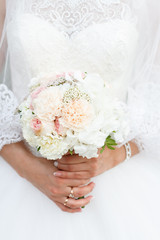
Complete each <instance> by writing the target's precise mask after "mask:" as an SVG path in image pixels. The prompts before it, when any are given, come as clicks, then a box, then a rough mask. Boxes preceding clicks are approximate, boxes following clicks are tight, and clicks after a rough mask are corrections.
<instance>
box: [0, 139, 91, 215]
mask: <svg viewBox="0 0 160 240" xmlns="http://www.w3.org/2000/svg"><path fill="white" fill-rule="evenodd" d="M1 155H2V157H3V158H4V159H5V160H6V161H7V162H8V163H9V164H10V165H11V166H12V167H13V168H14V169H15V170H16V171H17V172H18V174H19V175H20V176H21V177H23V178H26V179H27V180H28V181H30V182H31V183H32V184H33V185H34V186H35V187H36V188H38V189H39V190H40V191H41V192H43V193H44V194H45V195H46V196H47V197H49V198H50V199H51V200H52V201H53V202H55V203H56V205H57V206H58V207H59V208H60V209H61V210H63V211H66V212H70V213H75V212H80V211H81V206H85V205H87V204H88V203H89V202H90V200H91V198H92V196H88V197H86V198H85V199H79V200H75V199H72V198H69V200H68V203H67V206H64V202H65V200H66V198H67V196H69V194H70V192H71V186H72V187H74V196H75V197H82V196H84V195H87V194H89V193H90V192H91V191H92V190H93V188H94V183H93V182H91V183H89V182H90V179H84V180H83V179H81V180H74V179H62V178H57V177H55V176H54V175H53V173H54V172H55V171H57V168H56V167H55V166H54V165H53V161H48V160H46V159H44V158H39V157H35V156H34V155H32V154H31V153H30V152H29V151H28V149H27V148H26V147H25V145H24V143H23V142H19V143H13V144H9V145H6V146H4V147H3V149H2V151H1ZM84 185H85V186H84Z"/></svg>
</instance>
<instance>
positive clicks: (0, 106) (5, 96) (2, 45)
mask: <svg viewBox="0 0 160 240" xmlns="http://www.w3.org/2000/svg"><path fill="white" fill-rule="evenodd" d="M4 2H5V1H2V3H1V9H0V16H1V17H0V150H1V149H2V147H3V146H4V145H5V144H10V143H14V142H17V141H20V140H21V139H22V135H21V128H20V124H19V118H18V116H16V115H15V109H16V107H17V105H18V103H17V100H16V97H15V95H14V94H13V92H12V91H11V90H10V89H9V88H11V79H10V77H9V52H8V49H7V41H6V35H5V29H6V22H5V21H4V17H3V16H4V15H5V13H4V11H5V7H4Z"/></svg>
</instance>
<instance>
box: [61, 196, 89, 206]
mask: <svg viewBox="0 0 160 240" xmlns="http://www.w3.org/2000/svg"><path fill="white" fill-rule="evenodd" d="M92 198H93V196H88V197H86V198H83V199H77V200H76V199H73V198H69V199H68V202H67V207H69V208H72V209H77V208H81V207H83V206H86V205H87V204H89V203H90V201H91V199H92ZM63 200H64V201H63V203H64V202H65V200H66V198H63Z"/></svg>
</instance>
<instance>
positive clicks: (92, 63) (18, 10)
mask: <svg viewBox="0 0 160 240" xmlns="http://www.w3.org/2000/svg"><path fill="white" fill-rule="evenodd" d="M159 7H160V4H159V2H158V0H153V1H150V0H141V1H137V0H94V1H93V0H50V1H49V0H6V1H5V0H0V36H1V40H0V80H1V81H0V83H1V84H0V149H1V151H0V155H1V157H0V228H1V230H0V239H3V240H11V239H12V240H20V239H23V240H28V239H38V240H44V239H45V240H51V239H55V240H61V239H77V240H80V239H84V240H88V239H92V240H94V239H95V240H97V239H100V240H106V239H108V240H135V239H136V240H147V239H148V240H151V239H154V240H156V239H157V240H158V239H160V223H159V222H160V221H159V216H160V204H159V203H160V188H159V186H160V152H159V147H160V144H159V142H160V141H159V140H160V137H159V135H160V108H159V101H160V80H159V79H160V65H159V64H160V56H159V55H158V53H159V51H158V47H159V43H160V28H159V23H160V22H159V18H160V17H159ZM74 69H78V70H83V71H87V72H91V73H92V72H96V73H99V74H100V75H101V76H102V78H103V79H105V80H106V81H108V82H109V84H110V86H111V87H112V89H113V91H114V94H115V96H116V97H117V98H119V99H120V100H123V101H125V102H126V103H127V106H128V119H129V122H130V128H131V131H130V134H129V136H128V139H127V140H126V142H124V144H123V145H122V146H121V147H118V148H116V150H114V151H113V150H109V149H105V151H104V152H103V154H101V155H100V156H99V157H98V158H94V159H90V160H88V159H85V158H82V157H79V156H77V155H72V156H71V155H66V156H64V157H63V158H62V159H61V160H57V161H55V162H54V164H53V162H52V161H47V160H46V159H44V158H42V156H40V155H38V154H37V153H36V151H34V149H30V148H29V146H28V145H27V143H26V142H25V141H24V139H23V136H22V133H21V127H20V123H19V118H18V116H17V115H16V114H15V111H16V108H17V106H18V104H19V103H20V102H21V101H22V100H23V99H24V97H25V96H26V94H27V90H28V84H29V82H30V79H31V78H34V77H36V76H39V75H41V74H44V73H45V74H47V73H53V72H63V71H67V70H74ZM130 155H131V156H130ZM130 157H131V158H130ZM13 169H14V170H13ZM17 173H18V174H17ZM33 186H34V187H33ZM82 196H86V197H85V198H80V197H82ZM76 198H80V199H78V200H77V199H76ZM82 206H85V208H81V207H82ZM70 213H72V214H70Z"/></svg>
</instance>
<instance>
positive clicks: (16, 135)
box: [0, 0, 160, 150]
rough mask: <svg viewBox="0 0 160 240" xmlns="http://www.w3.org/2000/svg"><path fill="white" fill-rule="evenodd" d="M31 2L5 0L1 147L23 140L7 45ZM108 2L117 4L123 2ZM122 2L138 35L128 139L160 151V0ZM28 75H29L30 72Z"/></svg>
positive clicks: (1, 51)
mask: <svg viewBox="0 0 160 240" xmlns="http://www.w3.org/2000/svg"><path fill="white" fill-rule="evenodd" d="M32 2H34V4H36V3H37V0H6V17H5V21H4V24H3V31H2V34H1V40H0V83H1V85H0V148H1V147H2V146H3V145H4V144H6V143H7V144H8V143H11V142H16V141H19V140H21V139H22V136H21V130H20V125H19V120H18V118H17V117H16V116H15V115H14V111H15V109H16V107H17V104H18V102H17V100H16V99H17V96H15V95H14V92H12V79H13V78H16V76H15V75H14V76H13V74H12V71H11V70H10V69H11V68H10V66H12V62H10V58H9V54H10V53H9V48H8V46H7V27H8V23H9V22H10V21H12V19H14V18H15V16H16V14H19V13H21V12H23V11H25V8H26V7H27V8H28V9H29V8H30V4H31V3H32ZM44 2H45V0H44ZM100 2H105V0H100ZM108 2H115V4H116V3H118V2H120V1H119V0H116V1H113V0H110V1H108ZM122 2H123V3H124V4H125V6H126V7H128V8H130V9H131V13H132V15H133V18H134V19H135V18H136V21H137V29H138V32H139V40H138V47H137V52H136V57H135V62H134V66H133V74H132V78H131V79H129V91H128V108H129V116H130V124H131V129H132V131H131V133H130V136H129V138H128V140H132V139H135V140H136V142H137V144H138V145H139V146H142V148H144V149H146V150H152V149H158V147H159V146H160V108H159V102H160V49H159V48H160V14H159V13H160V2H159V0H152V1H151V0H141V1H138V0H122ZM37 4H38V3H37ZM122 14H123V13H122ZM1 22H2V20H1ZM158 49H159V50H158ZM16 61H18V59H16ZM26 69H27V66H26ZM26 76H28V73H27V72H26ZM22 84H23V82H22Z"/></svg>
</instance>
